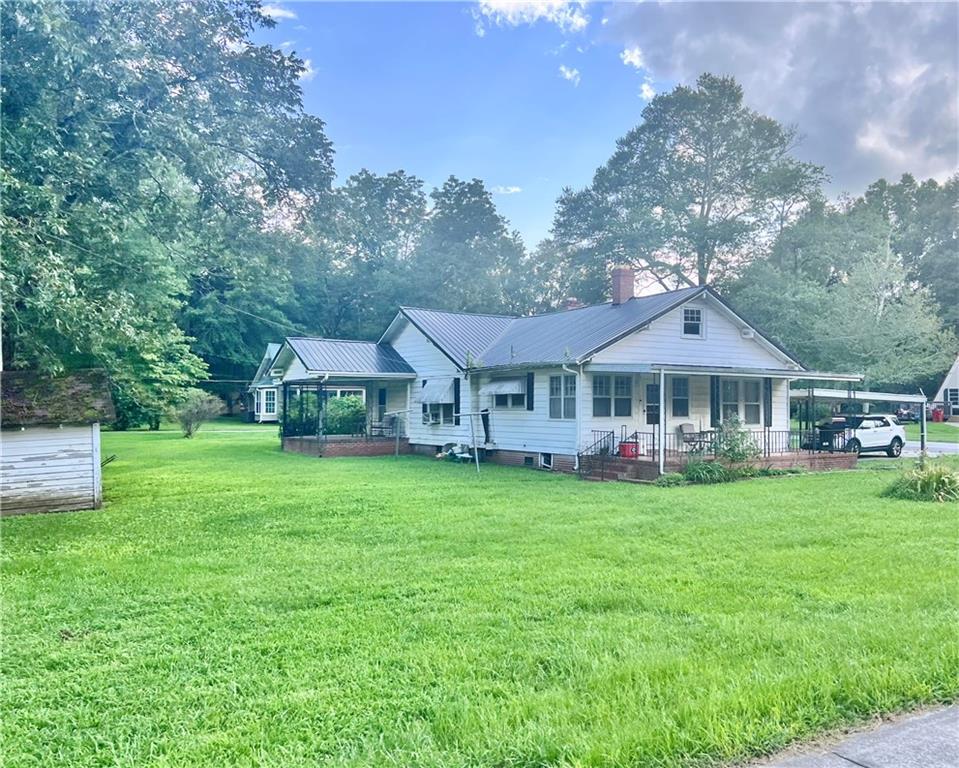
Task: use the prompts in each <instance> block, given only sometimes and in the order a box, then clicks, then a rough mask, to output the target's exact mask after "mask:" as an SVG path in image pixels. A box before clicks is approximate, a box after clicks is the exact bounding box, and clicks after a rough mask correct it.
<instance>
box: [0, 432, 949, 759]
mask: <svg viewBox="0 0 959 768" xmlns="http://www.w3.org/2000/svg"><path fill="white" fill-rule="evenodd" d="M103 442H104V453H105V454H110V453H115V454H117V455H118V456H119V459H118V460H117V461H115V462H113V463H112V464H110V465H108V466H107V467H106V468H105V469H104V481H105V492H106V497H107V502H108V506H107V508H106V509H104V510H103V511H101V512H83V513H67V514H62V515H42V516H35V517H24V518H15V519H6V520H3V521H2V522H0V527H2V533H3V552H2V557H3V570H2V586H3V589H4V593H5V599H4V602H3V614H2V617H0V618H2V621H3V627H4V633H5V638H4V640H5V653H4V656H3V678H4V686H5V692H4V696H3V697H2V700H0V707H2V715H3V722H4V760H5V764H6V765H8V766H27V765H53V764H56V765H63V766H68V765H75V766H81V765H83V766H88V765H97V764H104V765H106V764H110V765H114V764H126V765H191V766H223V765H236V764H244V765H283V766H314V765H317V764H322V765H372V764H376V765H382V764H393V765H410V764H416V765H419V766H460V765H465V764H472V765H515V766H531V765H570V764H579V765H604V766H606V765H612V766H626V765H643V766H667V765H669V766H673V765H704V764H707V763H710V764H711V763H713V762H714V761H735V760H740V759H742V758H745V757H747V756H750V755H756V754H760V753H764V752H769V751H772V750H775V749H778V748H779V747H781V746H783V745H785V744H787V743H788V742H790V741H793V740H796V739H802V738H808V737H811V736H813V735H815V734H817V733H820V732H822V731H823V730H825V729H829V728H834V727H837V726H840V725H844V724H849V723H854V722H857V721H861V720H863V719H865V718H868V717H871V716H872V715H874V714H876V713H880V712H891V711H895V710H900V709H906V708H911V707H916V706H919V705H922V704H927V703H930V702H935V701H949V700H953V699H954V698H955V697H956V696H957V694H959V647H957V644H956V642H955V622H956V619H957V615H956V605H957V603H959V600H957V598H959V557H957V554H959V546H957V539H956V534H955V532H956V530H957V523H959V511H957V510H956V508H955V505H952V506H948V505H935V504H924V503H919V502H907V501H899V500H895V499H886V498H880V496H879V494H880V492H881V490H882V488H884V487H885V485H886V484H887V483H888V482H889V481H890V479H891V477H892V475H891V473H890V472H888V471H882V470H881V469H879V468H881V467H885V466H887V463H886V462H875V463H872V462H871V463H870V466H874V467H876V468H877V469H865V470H860V471H857V472H843V473H834V474H823V475H815V474H805V475H800V476H796V477H786V478H775V479H768V480H763V479H761V480H755V481H751V482H748V483H734V484H730V485H721V486H689V487H683V488H656V487H653V486H635V485H630V484H615V483H610V484H598V483H581V482H578V481H577V480H576V479H574V478H572V477H568V476H560V475H554V474H549V473H545V472H536V471H531V470H524V469H512V468H506V467H497V466H491V465H485V466H484V467H483V471H482V474H481V475H479V476H478V477H477V476H476V474H475V471H474V470H473V468H472V467H469V466H458V465H453V464H449V463H446V462H433V461H430V460H428V459H421V458H417V457H403V458H400V459H393V458H374V459H336V460H325V459H324V460H317V459H313V458H308V457H302V456H297V455H290V454H282V453H280V452H279V450H278V447H277V440H276V437H275V431H272V430H269V431H253V430H249V431H242V432H235V433H215V432H212V431H211V432H203V431H201V432H200V433H199V434H198V435H197V437H196V439H195V440H193V441H186V440H182V439H180V438H179V437H178V434H177V433H175V432H166V433H164V432H160V433H111V434H106V435H104V438H103Z"/></svg>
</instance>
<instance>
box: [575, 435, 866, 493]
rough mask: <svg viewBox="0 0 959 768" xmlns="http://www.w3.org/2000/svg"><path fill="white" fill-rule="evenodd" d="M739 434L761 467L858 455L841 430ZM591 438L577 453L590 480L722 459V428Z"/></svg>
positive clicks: (651, 474) (646, 474)
mask: <svg viewBox="0 0 959 768" xmlns="http://www.w3.org/2000/svg"><path fill="white" fill-rule="evenodd" d="M741 434H742V435H743V437H744V438H745V442H746V443H747V444H748V445H750V446H751V447H752V449H753V451H754V453H755V456H754V458H752V459H750V463H751V464H753V465H754V466H756V467H760V468H779V469H785V468H790V467H802V468H805V469H810V470H826V469H851V468H852V467H854V466H855V465H856V460H857V458H858V457H857V455H856V454H854V453H847V452H846V451H845V450H844V447H845V446H844V439H843V435H841V434H836V433H830V432H822V433H820V431H819V430H818V429H816V428H812V429H811V430H790V429H786V430H780V429H771V428H764V429H758V430H744V431H743V432H741ZM595 438H596V439H595V441H594V442H593V443H592V444H591V445H590V446H589V448H587V449H586V450H585V451H582V452H580V454H579V456H578V468H579V474H580V476H581V477H585V478H589V479H594V480H655V479H656V478H657V477H659V475H660V474H663V473H666V472H681V471H682V470H683V469H684V468H685V466H686V464H688V463H689V462H690V461H693V460H704V461H723V460H724V459H723V455H724V450H723V444H722V440H723V438H722V433H721V432H720V431H717V430H707V431H703V432H696V433H692V434H681V433H678V434H669V433H667V434H665V435H664V436H662V437H660V436H658V435H657V433H656V432H632V433H630V434H626V433H625V431H621V432H620V433H619V434H617V433H616V432H614V431H604V432H603V431H601V432H598V433H596V434H595Z"/></svg>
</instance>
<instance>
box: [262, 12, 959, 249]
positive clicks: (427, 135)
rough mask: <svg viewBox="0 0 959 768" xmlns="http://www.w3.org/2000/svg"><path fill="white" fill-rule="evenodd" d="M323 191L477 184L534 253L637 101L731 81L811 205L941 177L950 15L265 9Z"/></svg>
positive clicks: (958, 26) (949, 118) (268, 36)
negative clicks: (790, 139) (818, 192)
mask: <svg viewBox="0 0 959 768" xmlns="http://www.w3.org/2000/svg"><path fill="white" fill-rule="evenodd" d="M265 9H266V12H267V13H268V14H269V15H270V16H271V17H272V18H273V19H274V20H275V21H276V22H277V24H276V27H275V28H273V29H270V30H263V31H261V32H258V33H257V39H258V40H260V41H262V42H269V43H271V44H273V45H276V46H279V47H282V49H283V50H284V51H287V52H295V53H296V54H297V55H298V56H299V57H300V58H301V59H304V60H305V61H306V62H307V70H306V73H305V74H304V76H303V78H302V80H301V86H302V88H303V95H304V103H305V106H306V109H307V111H308V112H310V113H312V114H315V115H317V116H319V117H321V118H322V119H323V120H324V121H325V122H326V127H327V134H328V136H329V137H330V138H331V139H332V141H333V144H334V148H335V150H336V169H337V174H338V180H339V181H340V182H342V181H343V180H345V179H346V177H348V176H349V175H350V174H352V173H355V172H356V171H358V170H360V169H362V168H367V169H369V170H371V171H373V172H376V173H388V172H390V171H393V170H398V169H403V170H406V171H407V172H409V173H412V174H414V175H416V176H418V177H419V178H421V179H423V181H424V182H425V183H426V185H427V188H428V189H429V188H432V187H434V186H438V185H440V184H442V182H443V181H444V180H445V179H446V178H447V177H448V176H450V175H451V174H452V175H456V176H459V177H460V178H464V179H468V178H473V177H476V178H480V179H483V181H484V182H485V183H486V185H487V187H488V188H489V189H491V190H492V191H493V192H494V195H495V200H496V204H497V207H498V208H499V210H500V212H501V213H502V214H503V215H504V216H506V217H507V218H508V219H509V221H510V223H511V225H512V226H513V227H514V228H516V229H518V230H519V231H520V233H521V234H522V235H523V238H524V240H525V241H526V243H527V245H529V246H534V245H535V244H536V243H537V242H538V241H539V240H541V239H542V238H543V237H545V236H547V235H548V231H549V227H550V224H551V222H552V217H553V212H554V209H555V201H556V198H557V197H558V196H559V194H560V193H561V191H562V189H563V188H564V187H566V186H570V187H573V188H581V187H583V186H586V185H587V184H589V182H590V180H591V178H592V175H593V173H594V172H595V170H596V168H598V167H599V166H600V165H602V164H603V163H604V162H605V161H606V160H607V159H608V158H609V156H610V155H611V154H612V152H613V150H614V148H615V143H616V139H617V138H619V137H621V136H623V135H624V134H625V133H626V132H627V131H628V130H629V129H630V128H632V127H634V126H636V125H638V124H639V123H640V122H641V121H642V111H643V108H644V107H645V106H646V105H647V104H648V102H649V100H650V99H651V98H653V97H654V96H655V94H656V93H661V92H664V91H668V90H670V89H672V88H673V87H675V86H676V85H677V84H679V83H684V84H692V83H694V82H695V79H696V77H697V76H698V75H699V74H701V73H702V72H706V71H709V72H713V73H715V74H724V75H725V74H728V75H733V76H734V77H736V78H737V80H738V81H739V82H740V83H741V84H742V85H743V87H744V90H745V99H746V102H747V104H748V105H749V106H750V107H751V108H753V109H755V110H757V111H759V112H762V113H764V114H767V115H769V116H771V117H773V118H776V119H777V120H779V121H780V122H782V123H784V124H789V125H795V126H797V128H798V129H799V132H800V134H801V135H802V137H803V140H802V143H801V144H800V145H799V147H798V148H797V150H796V154H797V156H799V157H800V158H801V159H803V160H808V161H810V162H814V163H817V164H820V165H823V166H825V169H826V172H827V173H828V174H829V176H830V182H829V186H828V189H827V192H828V193H829V194H830V195H831V196H833V197H836V196H838V195H839V194H841V193H848V194H859V193H861V192H862V191H863V190H864V189H865V188H866V186H868V184H869V183H871V182H872V181H875V180H876V179H877V178H880V177H885V178H887V179H890V180H892V179H898V178H899V176H901V175H902V174H903V173H907V172H908V173H912V174H913V175H914V176H916V177H918V178H927V177H935V178H937V179H939V180H944V179H945V178H946V177H948V176H949V175H950V174H952V173H955V172H956V171H957V169H959V4H955V3H911V4H893V3H867V2H855V3H826V2H809V3H719V2H714V3H693V2H685V3H683V2H678V3H652V2H648V3H616V4H612V3H592V2H589V3H586V2H583V3H580V2H572V3H570V2H563V1H562V0H542V1H541V2H508V1H506V0H480V2H477V3H445V2H428V3H404V2H382V3H374V2H358V3H326V2H323V3H319V2H317V3H307V2H289V1H286V2H278V1H275V0H274V1H271V2H268V3H267V4H266V6H265Z"/></svg>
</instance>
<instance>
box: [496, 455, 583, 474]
mask: <svg viewBox="0 0 959 768" xmlns="http://www.w3.org/2000/svg"><path fill="white" fill-rule="evenodd" d="M539 456H540V455H539V453H529V452H527V451H499V450H497V451H487V452H486V460H487V461H489V462H490V463H492V464H502V465H504V466H507V467H529V468H532V469H540V465H539ZM575 466H576V457H575V456H567V455H564V454H559V453H554V454H553V471H554V472H572V471H573V468H574V467H575Z"/></svg>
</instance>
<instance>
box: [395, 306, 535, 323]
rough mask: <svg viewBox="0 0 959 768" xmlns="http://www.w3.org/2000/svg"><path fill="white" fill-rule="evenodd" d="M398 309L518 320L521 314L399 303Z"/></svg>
mask: <svg viewBox="0 0 959 768" xmlns="http://www.w3.org/2000/svg"><path fill="white" fill-rule="evenodd" d="M400 309H418V310H419V311H420V312H442V313H443V314H446V315H466V316H468V317H498V318H502V319H503V320H518V319H519V318H520V317H521V315H497V314H493V313H492V312H464V311H462V310H458V309H435V308H431V307H411V306H407V305H405V304H400Z"/></svg>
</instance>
